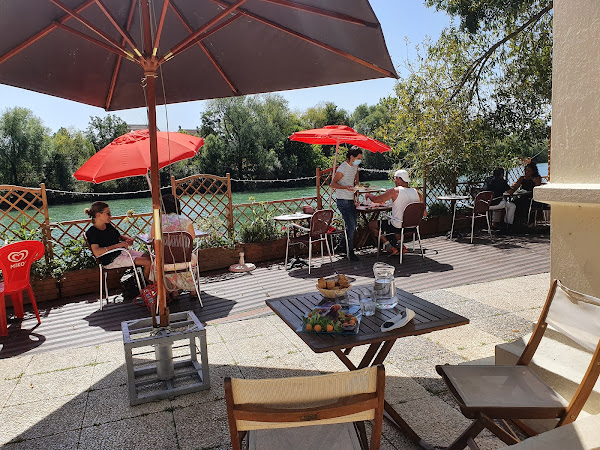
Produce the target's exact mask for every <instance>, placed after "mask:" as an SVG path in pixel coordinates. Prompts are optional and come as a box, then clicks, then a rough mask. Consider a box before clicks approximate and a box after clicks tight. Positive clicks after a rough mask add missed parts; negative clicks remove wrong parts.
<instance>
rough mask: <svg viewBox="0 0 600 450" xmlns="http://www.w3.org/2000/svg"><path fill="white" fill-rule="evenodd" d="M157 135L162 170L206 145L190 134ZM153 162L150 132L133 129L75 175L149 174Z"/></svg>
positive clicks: (104, 177) (98, 177) (85, 178)
mask: <svg viewBox="0 0 600 450" xmlns="http://www.w3.org/2000/svg"><path fill="white" fill-rule="evenodd" d="M157 135H158V136H157V144H158V165H159V167H160V168H161V169H162V168H163V167H165V166H168V165H169V164H172V163H174V162H177V161H181V160H184V159H188V158H192V157H193V156H194V155H196V153H197V152H198V150H199V149H200V147H202V146H203V145H204V139H202V138H199V137H195V136H190V135H189V134H184V133H169V132H165V131H159V132H158V133H157ZM150 165H151V162H150V132H149V131H148V130H139V131H131V132H129V133H127V134H124V135H123V136H120V137H118V138H117V139H115V140H114V141H112V142H111V143H110V144H108V145H107V146H106V147H104V148H103V149H102V150H100V151H99V152H98V153H96V154H95V155H94V156H92V157H91V158H90V159H88V160H87V161H86V162H85V164H83V166H81V167H80V168H79V170H78V171H77V172H75V174H74V175H75V178H76V179H78V180H80V181H90V182H92V183H102V182H104V181H109V180H116V179H119V178H126V177H135V176H139V175H146V174H147V173H148V171H149V170H150Z"/></svg>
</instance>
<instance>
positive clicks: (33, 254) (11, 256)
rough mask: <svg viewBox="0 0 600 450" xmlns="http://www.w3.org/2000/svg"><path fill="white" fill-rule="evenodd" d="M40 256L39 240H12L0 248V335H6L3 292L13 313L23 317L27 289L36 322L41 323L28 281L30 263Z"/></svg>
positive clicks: (42, 252) (41, 246)
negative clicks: (24, 295)
mask: <svg viewBox="0 0 600 450" xmlns="http://www.w3.org/2000/svg"><path fill="white" fill-rule="evenodd" d="M42 256H44V244H42V243H41V242H40V241H20V242H14V243H12V244H8V245H5V246H4V247H2V248H0V270H1V271H2V275H3V276H4V281H3V282H0V336H8V328H7V320H6V304H5V302H4V295H5V294H8V295H10V298H11V300H12V304H13V307H14V310H15V315H16V316H17V317H18V318H23V315H24V312H23V291H24V290H25V289H27V293H28V294H29V299H30V300H31V305H32V306H33V311H34V312H35V316H36V317H37V320H38V323H42V321H41V320H40V313H39V312H38V309H37V304H36V302H35V297H34V295H33V289H31V283H30V282H29V271H30V270H31V264H33V262H34V261H37V260H38V259H40V258H41V257H42Z"/></svg>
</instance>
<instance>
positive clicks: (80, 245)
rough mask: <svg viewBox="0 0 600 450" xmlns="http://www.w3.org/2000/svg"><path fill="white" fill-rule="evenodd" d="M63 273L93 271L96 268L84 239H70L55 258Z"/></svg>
mask: <svg viewBox="0 0 600 450" xmlns="http://www.w3.org/2000/svg"><path fill="white" fill-rule="evenodd" d="M55 259H56V260H58V264H59V266H60V267H61V269H62V271H63V272H69V271H73V270H83V269H93V268H95V267H98V264H97V263H96V260H95V258H94V256H93V255H92V252H91V250H90V249H89V248H88V246H87V244H86V243H85V239H83V238H80V239H71V240H69V241H68V242H67V244H66V245H63V246H62V251H61V252H60V254H59V255H56V256H55Z"/></svg>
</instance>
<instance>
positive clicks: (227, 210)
mask: <svg viewBox="0 0 600 450" xmlns="http://www.w3.org/2000/svg"><path fill="white" fill-rule="evenodd" d="M171 190H172V192H173V196H174V197H175V198H178V199H179V201H180V202H181V209H182V213H183V214H184V215H186V216H187V217H189V218H190V219H191V220H192V222H196V220H197V219H198V218H203V217H209V216H212V219H213V220H211V221H207V222H206V224H205V227H206V226H208V227H210V228H212V229H207V230H204V231H209V232H210V231H214V232H217V233H223V234H224V233H228V234H229V236H230V237H233V230H234V225H233V214H232V210H233V205H232V202H231V178H230V176H229V174H227V175H226V176H225V177H217V176H215V175H206V174H201V175H193V176H190V177H187V178H182V179H180V180H176V179H175V177H173V176H172V177H171Z"/></svg>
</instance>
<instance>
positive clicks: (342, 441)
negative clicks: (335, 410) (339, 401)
mask: <svg viewBox="0 0 600 450" xmlns="http://www.w3.org/2000/svg"><path fill="white" fill-rule="evenodd" d="M248 443H249V445H248V450H280V449H286V450H316V449H328V450H360V442H359V440H358V436H357V434H356V430H355V428H354V425H353V424H352V423H351V422H350V423H336V424H330V425H313V426H308V427H293V428H280V429H273V430H251V431H249V432H248Z"/></svg>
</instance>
